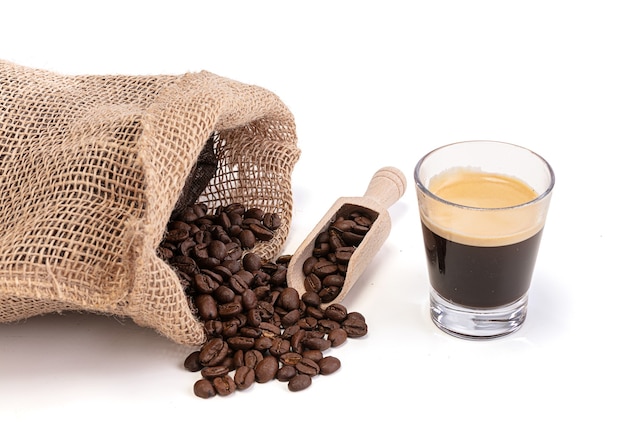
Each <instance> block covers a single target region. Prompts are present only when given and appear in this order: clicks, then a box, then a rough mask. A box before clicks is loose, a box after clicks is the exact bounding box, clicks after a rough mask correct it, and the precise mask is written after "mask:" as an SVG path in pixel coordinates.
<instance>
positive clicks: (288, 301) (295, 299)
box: [278, 287, 300, 311]
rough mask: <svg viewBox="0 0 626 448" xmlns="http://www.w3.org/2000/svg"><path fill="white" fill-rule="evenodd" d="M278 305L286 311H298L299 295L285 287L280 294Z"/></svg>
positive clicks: (292, 289)
mask: <svg viewBox="0 0 626 448" xmlns="http://www.w3.org/2000/svg"><path fill="white" fill-rule="evenodd" d="M278 304H279V306H281V307H282V308H284V309H285V310H287V311H291V310H295V309H298V308H299V306H300V294H298V291H297V290H296V289H294V288H291V287H287V288H285V289H283V290H282V291H281V292H280V295H279V296H278Z"/></svg>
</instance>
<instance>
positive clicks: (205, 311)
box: [195, 294, 218, 321]
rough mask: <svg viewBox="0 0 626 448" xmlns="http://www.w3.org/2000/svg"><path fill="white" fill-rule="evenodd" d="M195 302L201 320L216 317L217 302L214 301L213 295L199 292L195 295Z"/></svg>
mask: <svg viewBox="0 0 626 448" xmlns="http://www.w3.org/2000/svg"><path fill="white" fill-rule="evenodd" d="M195 304H196V307H197V309H198V314H199V315H200V317H201V318H202V319H203V320H205V321H207V320H211V319H215V318H217V316H218V314H217V302H215V299H214V298H213V296H211V295H209V294H201V295H199V296H197V297H196V300H195Z"/></svg>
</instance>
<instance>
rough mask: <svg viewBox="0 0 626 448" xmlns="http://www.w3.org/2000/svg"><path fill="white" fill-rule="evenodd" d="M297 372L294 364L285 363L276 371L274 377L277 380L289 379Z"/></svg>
mask: <svg viewBox="0 0 626 448" xmlns="http://www.w3.org/2000/svg"><path fill="white" fill-rule="evenodd" d="M297 374H298V371H297V370H296V368H295V367H294V366H292V365H289V364H285V365H284V366H282V367H281V368H280V369H278V371H277V372H276V379H277V380H278V381H282V382H285V381H289V380H290V379H292V378H293V377H294V376H296V375H297Z"/></svg>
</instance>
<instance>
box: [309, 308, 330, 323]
mask: <svg viewBox="0 0 626 448" xmlns="http://www.w3.org/2000/svg"><path fill="white" fill-rule="evenodd" d="M304 314H306V315H307V316H309V317H312V318H314V319H317V320H318V321H319V320H320V319H324V317H325V316H324V310H322V309H320V308H318V307H315V306H307V307H306V308H305V310H304ZM318 325H319V322H318Z"/></svg>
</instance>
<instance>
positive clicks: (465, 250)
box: [421, 169, 543, 308]
mask: <svg viewBox="0 0 626 448" xmlns="http://www.w3.org/2000/svg"><path fill="white" fill-rule="evenodd" d="M429 190H430V191H431V192H432V193H433V194H434V195H435V196H436V197H438V198H440V199H443V200H444V201H447V202H448V203H447V204H446V203H439V204H440V205H441V207H437V206H436V205H437V203H436V202H435V201H433V204H431V207H430V208H429V209H428V213H425V212H423V213H422V214H421V219H422V232H423V236H424V244H425V247H426V254H427V262H428V271H429V277H430V284H431V286H432V288H433V289H434V290H435V291H436V292H437V293H439V295H441V296H442V297H443V298H445V299H446V300H448V301H451V302H453V303H456V304H458V305H461V306H466V307H473V308H495V307H501V306H503V305H507V304H510V303H513V302H515V301H516V300H518V299H519V298H521V297H522V296H523V295H524V294H526V292H527V291H528V288H529V286H530V282H531V277H532V273H533V269H534V265H535V260H536V256H537V252H538V250H539V243H540V240H541V234H542V227H543V221H542V220H537V219H536V213H535V212H534V211H533V210H532V201H533V200H534V199H535V198H536V197H537V193H536V192H535V191H534V190H533V189H532V188H530V187H529V186H528V185H526V184H525V183H524V182H522V181H520V180H518V179H515V178H513V177H509V176H505V175H500V174H493V173H485V172H481V171H474V170H470V169H454V170H450V171H446V172H444V173H442V174H440V175H438V176H435V177H434V178H433V179H431V182H430V184H429ZM529 203H530V204H529ZM522 205H523V206H522Z"/></svg>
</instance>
